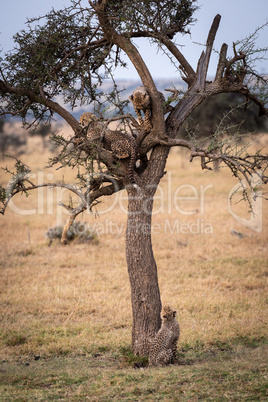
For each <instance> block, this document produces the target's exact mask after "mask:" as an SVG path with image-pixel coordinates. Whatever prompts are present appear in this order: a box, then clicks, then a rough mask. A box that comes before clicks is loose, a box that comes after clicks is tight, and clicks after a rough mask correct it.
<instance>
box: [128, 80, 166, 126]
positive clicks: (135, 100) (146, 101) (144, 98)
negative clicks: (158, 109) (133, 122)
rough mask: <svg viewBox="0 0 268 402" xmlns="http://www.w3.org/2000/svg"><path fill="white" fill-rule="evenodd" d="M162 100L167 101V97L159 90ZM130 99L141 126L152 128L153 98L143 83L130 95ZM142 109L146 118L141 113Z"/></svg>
mask: <svg viewBox="0 0 268 402" xmlns="http://www.w3.org/2000/svg"><path fill="white" fill-rule="evenodd" d="M158 93H159V96H160V99H161V101H162V102H163V103H164V102H165V97H164V95H163V94H162V92H158ZM129 99H130V100H131V102H132V104H133V107H134V110H135V113H136V114H137V116H138V121H139V124H140V126H141V127H142V128H143V129H144V130H146V131H150V130H151V129H152V125H151V98H150V95H149V93H148V91H147V89H146V88H145V87H144V86H143V85H141V86H139V87H137V88H136V89H135V90H134V91H133V94H132V95H130V97H129ZM141 111H142V112H143V113H144V120H143V118H142V115H141Z"/></svg>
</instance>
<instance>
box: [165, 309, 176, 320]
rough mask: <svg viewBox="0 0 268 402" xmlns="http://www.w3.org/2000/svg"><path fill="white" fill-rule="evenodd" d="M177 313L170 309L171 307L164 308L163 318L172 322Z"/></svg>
mask: <svg viewBox="0 0 268 402" xmlns="http://www.w3.org/2000/svg"><path fill="white" fill-rule="evenodd" d="M176 314H177V311H176V310H175V309H174V308H172V307H170V306H164V307H163V309H162V318H163V320H164V321H170V320H172V319H173V318H174V317H176Z"/></svg>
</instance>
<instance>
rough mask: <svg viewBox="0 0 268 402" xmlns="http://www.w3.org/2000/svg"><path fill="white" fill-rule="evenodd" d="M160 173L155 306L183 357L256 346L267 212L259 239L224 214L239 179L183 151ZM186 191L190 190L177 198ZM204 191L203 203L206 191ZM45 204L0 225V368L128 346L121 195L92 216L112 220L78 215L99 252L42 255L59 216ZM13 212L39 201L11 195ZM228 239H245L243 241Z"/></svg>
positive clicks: (55, 250)
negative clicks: (162, 308)
mask: <svg viewBox="0 0 268 402" xmlns="http://www.w3.org/2000/svg"><path fill="white" fill-rule="evenodd" d="M46 157H47V155H44V154H41V153H40V154H38V155H37V156H35V158H34V157H33V156H32V155H31V154H29V155H26V156H25V159H24V160H25V162H26V163H27V164H29V165H30V166H34V168H35V170H36V171H37V170H38V169H40V168H42V166H43V165H44V163H45V160H46ZM6 163H10V162H9V161H6ZM167 170H168V172H170V173H169V174H168V175H166V176H165V177H164V178H163V179H162V182H161V189H160V190H159V192H158V193H157V195H158V196H159V197H160V199H157V200H156V203H155V211H156V213H155V215H154V218H153V224H154V226H153V245H154V250H155V257H156V261H157V264H158V270H159V284H160V289H161V294H162V301H163V302H164V303H165V302H168V303H170V304H172V305H173V306H175V307H176V308H177V309H178V317H179V322H180V325H181V339H180V348H181V350H186V351H188V352H187V353H189V350H191V349H189V348H193V349H194V350H198V345H199V346H200V350H203V351H204V350H207V348H213V347H214V346H215V345H225V344H228V345H231V344H233V343H236V342H239V340H240V341H241V342H242V344H243V345H245V344H254V342H257V343H258V342H261V343H262V342H263V340H264V339H265V338H267V306H268V299H267V290H268V286H267V278H268V268H267V266H268V264H267V239H268V231H267V223H268V214H267V211H268V206H267V202H265V201H264V202H263V228H262V231H261V232H260V233H257V232H254V231H252V230H250V229H247V228H245V227H244V226H243V225H241V224H239V223H238V222H237V221H236V220H235V219H234V218H233V217H232V216H231V214H230V212H229V211H228V205H227V196H228V193H229V191H230V189H231V188H232V186H233V185H234V184H235V183H236V181H235V180H234V179H233V178H232V177H231V174H230V173H229V172H228V171H227V170H225V169H224V170H220V171H219V172H218V173H207V174H204V173H203V172H201V170H200V167H199V165H198V163H197V162H194V163H192V164H189V163H187V162H185V161H184V160H183V154H180V153H179V152H178V151H173V152H172V154H171V155H170V159H169V161H168V166H167ZM48 173H49V172H48V171H45V178H46V175H47V174H48ZM53 174H54V173H53ZM62 174H63V172H62V171H60V174H59V177H61V175H62ZM64 178H65V181H68V180H69V179H72V173H71V174H70V173H68V172H64ZM3 180H6V177H3ZM181 185H188V187H185V188H184V190H182V189H181V192H179V193H178V192H177V194H176V191H177V189H178V188H179V186H181ZM189 185H190V186H192V187H189ZM209 185H210V186H211V187H208V188H207V189H206V191H205V193H204V202H202V200H201V199H200V195H201V193H202V188H203V189H204V188H205V187H206V186H209ZM202 186H203V187H202ZM193 188H194V189H195V190H196V193H193V191H195V190H193ZM52 194H53V195H52ZM174 194H175V195H176V197H177V196H178V195H181V196H182V195H184V196H188V197H189V196H193V195H195V196H197V199H189V198H188V200H182V199H178V198H176V197H175V198H174ZM43 195H44V197H45V199H47V198H49V197H50V198H53V208H52V207H51V206H50V207H49V210H47V208H48V206H47V203H46V202H44V206H43V208H44V211H43V213H41V214H34V215H32V216H27V215H26V216H23V215H18V214H16V213H14V212H13V211H12V210H10V209H8V210H7V212H6V214H5V216H4V217H2V218H1V233H0V236H1V237H0V238H1V246H2V247H1V250H0V255H1V257H0V270H1V271H0V272H1V281H0V292H1V308H0V316H1V340H0V345H1V349H0V356H1V357H0V358H1V359H11V361H12V359H17V358H18V357H19V356H24V358H26V359H27V358H28V357H29V358H30V357H31V356H37V355H38V356H42V357H46V356H47V357H48V356H51V357H52V356H59V355H67V354H68V355H73V356H77V355H81V354H85V353H86V354H94V353H100V351H101V352H104V351H106V352H108V351H110V352H111V351H113V353H115V351H116V350H119V348H120V347H122V346H126V345H129V344H130V341H131V304H130V287H129V283H128V275H127V269H126V262H125V250H124V231H125V225H126V214H125V213H124V211H122V209H123V207H126V200H124V199H123V196H122V195H120V198H119V199H116V202H115V203H114V206H113V201H112V200H111V199H107V200H105V201H104V202H103V204H102V205H100V206H99V208H98V210H99V212H100V213H101V211H104V210H105V209H107V208H108V207H109V206H113V208H111V211H110V212H109V213H108V214H103V215H102V214H100V216H99V217H97V218H96V217H95V216H94V215H87V214H85V215H84V216H83V220H84V221H87V222H89V223H90V224H91V225H96V224H97V227H95V228H96V229H98V230H99V233H100V242H99V244H98V245H96V244H70V245H68V246H62V245H60V244H59V243H56V242H55V243H53V244H52V246H51V247H48V246H47V244H48V241H47V239H46V238H45V237H44V233H45V232H46V230H47V229H48V227H50V226H54V225H55V224H56V223H57V210H58V209H57V207H56V204H57V199H56V195H55V192H54V193H52V192H50V191H49V190H48V191H45V190H44V192H43ZM65 196H67V195H65ZM161 197H162V198H161ZM14 203H15V205H16V206H19V207H20V208H22V209H23V208H24V209H30V208H37V193H33V194H32V195H31V196H30V197H29V198H25V197H21V196H17V197H16V198H15V200H14ZM203 208H204V210H203ZM52 209H53V211H52ZM179 209H180V210H179ZM233 209H234V210H235V211H236V212H237V213H238V212H239V214H240V215H243V216H244V217H247V206H245V205H242V204H241V203H240V204H239V205H236V206H233ZM40 210H41V209H40ZM40 210H39V212H40ZM180 211H184V212H185V211H186V212H193V213H192V214H188V215H185V214H183V213H181V212H180ZM41 212H42V211H41ZM47 212H49V213H47ZM50 212H52V213H50ZM63 219H65V216H63ZM80 220H81V219H80ZM111 223H112V224H113V226H111ZM183 224H184V226H183ZM174 225H175V226H174ZM176 225H180V226H176ZM191 225H195V226H191ZM198 225H199V226H198ZM202 225H203V226H202ZM201 226H202V227H203V229H202V227H201ZM198 227H199V229H197V228H198ZM118 228H119V229H120V230H121V233H120V234H118V233H117V230H118ZM170 228H171V229H170ZM176 228H179V229H178V230H176ZM204 228H207V229H206V230H207V231H208V233H206V232H205V231H204ZM103 229H105V233H102V232H103ZM172 229H173V233H172ZM190 229H191V230H190ZM208 229H209V230H208ZM233 229H235V230H236V231H238V232H242V233H243V234H245V235H246V236H245V237H243V238H242V239H240V238H239V237H237V236H235V235H233V234H232V233H231V230H233ZM191 231H192V232H191ZM196 232H198V233H196ZM27 356H28V357H27ZM195 359H196V355H195ZM107 375H108V374H107ZM159 375H160V374H159ZM174 375H175V374H174ZM187 375H188V374H187ZM187 375H186V374H185V376H186V377H187ZM189 376H190V374H189ZM109 378H110V377H109ZM187 378H188V377H187ZM189 378H190V377H189ZM150 381H151V380H150ZM185 381H186V382H187V381H188V379H186V380H185ZM96 387H97V385H96ZM134 394H135V393H134ZM75 395H78V394H75ZM22 397H23V396H22ZM189 397H191V393H189ZM98 400H100V399H98Z"/></svg>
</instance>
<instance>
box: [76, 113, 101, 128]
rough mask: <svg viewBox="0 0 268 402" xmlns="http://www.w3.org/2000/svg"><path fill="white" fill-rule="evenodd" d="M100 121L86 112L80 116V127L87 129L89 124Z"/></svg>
mask: <svg viewBox="0 0 268 402" xmlns="http://www.w3.org/2000/svg"><path fill="white" fill-rule="evenodd" d="M96 120H98V119H97V117H96V116H95V114H93V113H90V112H86V113H83V114H82V115H81V116H80V119H79V123H80V125H81V126H82V127H83V128H85V127H87V126H88V125H89V123H91V122H93V121H96Z"/></svg>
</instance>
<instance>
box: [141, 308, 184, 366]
mask: <svg viewBox="0 0 268 402" xmlns="http://www.w3.org/2000/svg"><path fill="white" fill-rule="evenodd" d="M179 336H180V326H179V323H178V321H177V320H176V311H175V310H174V309H173V308H172V307H170V306H164V307H163V309H162V325H161V328H160V330H159V331H158V332H157V334H156V336H155V338H154V340H153V341H152V344H151V348H150V353H149V365H150V366H166V365H167V364H171V363H175V362H176V361H177V343H178V340H179Z"/></svg>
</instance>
